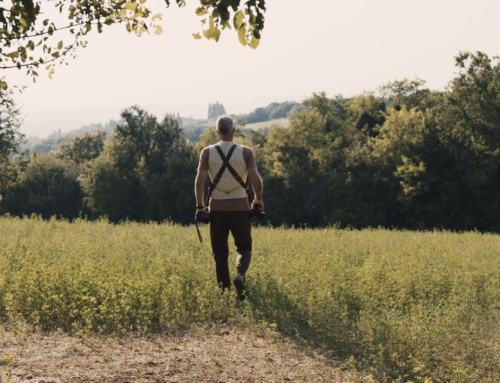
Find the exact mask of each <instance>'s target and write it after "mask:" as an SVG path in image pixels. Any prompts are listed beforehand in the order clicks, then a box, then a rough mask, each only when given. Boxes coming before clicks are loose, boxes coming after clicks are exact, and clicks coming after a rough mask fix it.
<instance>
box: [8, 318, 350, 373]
mask: <svg viewBox="0 0 500 383" xmlns="http://www.w3.org/2000/svg"><path fill="white" fill-rule="evenodd" d="M9 353H12V354H13V359H12V362H11V363H10V364H9V365H8V372H9V373H10V374H11V380H10V381H11V382H33V383H34V382H37V383H42V382H45V383H49V382H54V383H56V382H57V383H59V382H61V383H62V382H75V383H76V382H110V383H111V382H113V383H126V382H130V383H132V382H225V383H229V382H290V381H291V382H354V381H355V380H354V378H353V377H351V376H350V375H349V374H347V373H345V372H341V370H340V368H338V365H335V363H332V362H331V361H329V360H327V359H326V358H324V357H322V356H321V355H319V354H316V353H314V352H312V351H310V350H309V351H308V350H307V349H298V348H297V347H296V346H294V345H292V344H287V343H284V342H282V341H279V340H278V339H277V338H276V337H273V336H269V335H267V336H266V335H263V334H259V331H258V330H255V331H251V332H250V331H247V332H245V331H241V330H235V329H230V328H224V327H222V328H220V327H219V328H212V329H209V330H207V329H205V330H200V331H197V332H193V331H191V332H189V333H186V334H183V335H177V336H168V337H167V336H149V337H140V336H138V335H134V336H125V337H112V336H86V337H70V336H67V335H65V334H62V333H57V334H50V335H47V334H34V333H30V334H16V333H14V332H8V331H2V330H0V357H4V356H6V355H8V354H9ZM0 377H1V378H2V379H3V380H0V381H2V382H4V381H6V378H7V372H5V371H2V372H1V373H0Z"/></svg>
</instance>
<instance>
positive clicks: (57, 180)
mask: <svg viewBox="0 0 500 383" xmlns="http://www.w3.org/2000/svg"><path fill="white" fill-rule="evenodd" d="M80 173H81V171H80V169H79V168H78V167H77V166H76V165H75V164H71V163H68V162H66V161H64V160H62V159H58V158H55V157H54V156H52V155H50V154H47V155H42V156H33V157H31V158H30V160H29V162H28V164H27V166H26V169H25V170H24V171H23V172H22V173H21V174H20V175H19V177H18V179H17V180H16V182H15V183H14V185H12V186H11V187H10V188H9V189H7V191H6V193H5V195H4V197H3V199H2V201H1V203H0V212H2V213H7V212H8V213H10V214H13V215H17V216H23V215H31V214H39V215H41V216H42V217H43V218H47V219H48V218H50V217H52V216H57V217H66V218H70V219H73V218H76V217H78V216H79V215H80V214H81V213H82V212H85V209H84V206H83V191H82V189H81V187H80V184H79V182H78V180H77V178H78V176H79V175H80Z"/></svg>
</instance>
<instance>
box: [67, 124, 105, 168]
mask: <svg viewBox="0 0 500 383" xmlns="http://www.w3.org/2000/svg"><path fill="white" fill-rule="evenodd" d="M107 135H108V133H107V132H105V131H103V130H101V131H98V132H97V133H96V134H90V133H88V132H87V133H84V134H83V135H82V136H76V137H73V138H71V139H70V140H69V142H63V143H62V144H61V147H60V151H59V153H58V154H57V157H59V158H65V159H69V160H72V161H73V162H75V163H77V164H81V163H84V162H87V161H90V160H93V159H95V158H97V157H99V155H100V154H101V152H102V150H103V149H104V141H105V140H106V137H107Z"/></svg>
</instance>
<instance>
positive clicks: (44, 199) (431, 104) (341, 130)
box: [0, 52, 500, 232]
mask: <svg viewBox="0 0 500 383" xmlns="http://www.w3.org/2000/svg"><path fill="white" fill-rule="evenodd" d="M456 64H457V67H458V68H459V73H458V74H457V76H456V77H455V78H453V79H452V81H451V82H450V83H449V86H448V88H447V90H446V91H442V92H438V91H432V90H430V89H428V88H426V86H425V82H424V81H423V80H420V79H414V80H402V81H394V82H391V83H388V84H385V85H383V86H381V87H380V89H379V91H378V93H376V94H375V93H364V94H361V95H359V96H356V97H352V98H344V97H342V96H336V97H333V98H328V97H327V96H326V95H325V94H324V93H319V94H313V95H312V96H311V97H310V98H308V99H306V100H305V101H304V102H303V103H302V105H301V107H300V109H299V110H297V111H296V112H295V113H293V114H290V115H289V118H290V120H291V122H290V125H289V127H288V128H284V127H281V126H275V127H273V128H271V129H270V130H268V131H257V130H252V131H248V130H245V129H244V126H239V127H237V134H236V137H235V141H236V142H237V143H240V144H243V145H247V146H250V147H251V148H252V149H253V150H254V152H255V155H256V159H257V165H258V167H259V171H260V173H261V175H262V176H263V179H264V183H265V189H264V199H265V202H266V210H267V216H268V217H267V218H266V219H265V221H264V222H263V224H267V223H270V224H272V225H283V224H284V225H296V226H297V225H307V226H310V227H321V226H328V225H333V224H339V225H341V226H351V227H355V228H362V227H369V226H371V227H377V226H384V227H397V228H408V229H420V230H421V229H432V228H444V229H452V230H473V229H478V230H481V231H489V232H499V231H500V223H499V219H498V217H499V216H500V64H499V61H498V59H490V58H489V57H488V56H487V55H485V54H483V53H480V52H478V53H475V54H471V53H461V54H460V55H458V56H457V57H456ZM4 98H5V96H4ZM293 107H295V105H294V106H292V108H293ZM297 109H298V108H297ZM14 111H15V108H12V107H11V108H10V112H5V113H7V114H8V113H13V112H14ZM283 113H288V111H285V112H283ZM15 117H16V116H13V118H12V119H10V120H8V119H7V120H8V121H10V125H9V126H10V127H9V126H7V124H6V121H7V120H5V119H2V121H1V124H2V126H1V129H2V132H4V133H5V132H7V131H8V129H10V136H9V137H10V141H9V140H8V139H7V140H6V139H5V138H2V139H3V140H4V141H5V142H7V141H9V142H10V144H9V145H10V146H9V145H7V144H6V143H5V142H4V143H2V145H3V146H2V147H1V148H0V154H1V156H0V157H1V160H2V168H1V182H0V187H1V190H0V193H1V194H2V200H1V201H0V213H2V214H6V213H9V214H13V215H19V216H21V215H30V214H33V213H35V214H41V215H42V216H43V217H44V218H49V217H51V216H53V215H56V216H59V217H66V218H69V219H73V218H76V217H78V216H87V217H88V218H90V219H93V218H97V217H100V216H107V217H108V218H109V219H110V220H111V221H113V222H118V221H121V220H126V219H130V220H137V221H162V220H165V219H171V220H173V221H175V222H179V223H182V224H189V223H191V222H193V216H194V208H193V207H194V203H195V201H194V194H193V184H194V177H195V174H196V168H197V164H198V157H199V154H200V152H201V150H202V148H203V147H205V146H206V145H210V144H213V143H215V142H217V136H216V134H215V129H214V128H213V127H211V128H209V129H207V130H206V131H204V132H203V133H202V134H201V135H200V136H199V141H198V142H196V143H191V142H190V141H189V140H187V139H186V138H185V137H184V135H183V131H182V128H181V127H180V126H179V123H178V121H177V120H176V119H175V117H174V116H171V115H166V116H165V117H164V118H163V119H162V120H159V119H157V118H156V117H155V116H153V115H151V114H149V113H148V112H146V111H145V110H143V109H141V108H140V107H137V106H134V107H131V108H128V109H126V110H124V111H123V113H122V115H121V117H122V119H123V122H122V123H119V124H118V125H117V126H116V130H115V132H114V134H112V135H108V134H107V133H105V132H98V133H97V134H90V133H86V134H84V135H81V136H76V137H73V138H72V139H71V140H70V141H69V142H66V143H63V144H62V145H61V147H60V149H59V151H57V152H54V153H49V154H46V155H32V156H30V157H26V156H23V155H22V153H20V154H18V155H17V159H12V153H13V152H15V151H16V150H17V149H16V148H18V146H19V141H20V140H21V137H20V135H19V132H18V131H16V129H15V127H14V128H13V127H12V124H14V125H15V123H16V120H15ZM7 136H8V135H7ZM7 136H6V135H5V134H4V135H3V136H2V137H7Z"/></svg>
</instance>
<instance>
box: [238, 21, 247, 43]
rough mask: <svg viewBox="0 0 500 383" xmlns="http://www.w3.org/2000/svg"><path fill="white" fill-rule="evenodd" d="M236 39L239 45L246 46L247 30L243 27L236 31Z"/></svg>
mask: <svg viewBox="0 0 500 383" xmlns="http://www.w3.org/2000/svg"><path fill="white" fill-rule="evenodd" d="M238 39H239V40H240V44H241V45H243V46H245V45H247V29H246V28H245V27H244V26H243V27H241V28H240V29H238Z"/></svg>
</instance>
